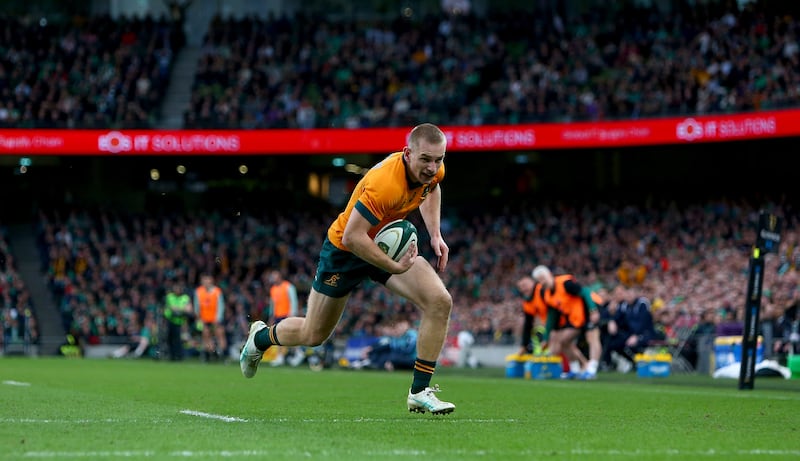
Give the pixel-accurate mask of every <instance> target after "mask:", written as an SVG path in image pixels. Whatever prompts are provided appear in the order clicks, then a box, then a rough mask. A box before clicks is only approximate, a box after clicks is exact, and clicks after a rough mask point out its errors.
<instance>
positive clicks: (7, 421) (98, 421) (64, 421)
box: [0, 410, 520, 424]
mask: <svg viewBox="0 0 800 461" xmlns="http://www.w3.org/2000/svg"><path fill="white" fill-rule="evenodd" d="M181 413H183V414H185V415H189V416H201V417H205V418H214V419H220V420H222V421H226V422H251V423H289V422H293V421H300V422H302V423H312V424H334V423H336V424H339V423H341V424H347V423H399V422H403V423H415V422H419V423H428V422H430V421H435V422H437V423H439V424H507V423H517V422H520V420H519V419H514V418H505V419H503V418H500V419H480V418H461V419H459V418H453V417H449V416H443V417H435V418H434V417H421V418H416V419H411V418H410V417H409V418H353V419H343V418H299V419H298V418H268V419H261V418H259V419H242V418H235V417H233V416H224V415H211V414H208V413H202V412H195V411H193V410H181ZM172 422H174V419H172V418H147V419H145V418H96V419H87V418H76V419H68V418H0V424H139V423H141V424H164V423H172Z"/></svg>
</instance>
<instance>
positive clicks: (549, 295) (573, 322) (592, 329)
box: [531, 266, 603, 379]
mask: <svg viewBox="0 0 800 461" xmlns="http://www.w3.org/2000/svg"><path fill="white" fill-rule="evenodd" d="M531 275H532V277H533V278H534V279H535V280H536V281H537V282H539V283H540V284H542V285H543V287H544V302H545V304H547V307H548V309H549V310H548V315H547V327H546V329H545V337H546V340H547V342H548V344H549V345H550V351H551V352H552V353H553V354H558V353H561V352H564V354H565V355H566V356H567V358H568V359H569V362H570V372H569V373H568V376H566V377H578V378H581V379H595V378H597V368H598V365H599V363H600V356H601V354H602V352H603V351H602V349H603V348H602V344H601V343H600V330H599V329H598V327H597V326H598V322H599V321H600V312H599V310H598V308H597V304H596V303H595V301H594V300H593V299H592V293H591V291H590V290H588V289H586V288H584V287H583V286H581V285H580V284H579V283H578V282H577V281H576V280H575V277H573V276H572V275H569V274H562V275H558V276H553V273H552V272H550V269H548V268H547V267H545V266H536V268H534V269H533V273H532V274H531ZM581 333H583V334H584V336H585V338H586V342H587V343H588V344H589V360H588V361H587V360H586V357H585V356H584V355H583V353H582V352H581V351H580V350H579V349H578V346H577V345H576V340H577V337H578V335H579V334H581Z"/></svg>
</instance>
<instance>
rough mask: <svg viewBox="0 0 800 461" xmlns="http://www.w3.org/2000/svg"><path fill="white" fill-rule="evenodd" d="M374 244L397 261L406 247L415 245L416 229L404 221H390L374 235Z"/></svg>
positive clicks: (404, 252) (406, 249)
mask: <svg viewBox="0 0 800 461" xmlns="http://www.w3.org/2000/svg"><path fill="white" fill-rule="evenodd" d="M375 243H377V244H378V247H379V248H380V249H381V250H383V252H384V253H386V254H387V255H388V256H389V257H390V258H392V259H394V260H395V261H399V260H400V258H402V257H403V255H404V254H406V251H408V247H409V246H411V244H412V243H417V227H416V226H414V224H413V223H411V222H410V221H407V220H405V219H398V220H397V221H392V222H390V223H389V224H387V225H385V226H383V228H382V229H381V230H379V231H378V233H377V234H375Z"/></svg>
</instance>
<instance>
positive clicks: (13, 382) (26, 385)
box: [3, 379, 31, 387]
mask: <svg viewBox="0 0 800 461" xmlns="http://www.w3.org/2000/svg"><path fill="white" fill-rule="evenodd" d="M3 384H5V385H6V386H20V387H28V386H30V385H31V383H23V382H20V381H11V380H10V379H7V380H5V381H3Z"/></svg>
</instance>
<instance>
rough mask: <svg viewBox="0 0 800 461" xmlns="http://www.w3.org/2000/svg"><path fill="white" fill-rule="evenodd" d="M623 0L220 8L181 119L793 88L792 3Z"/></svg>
mask: <svg viewBox="0 0 800 461" xmlns="http://www.w3.org/2000/svg"><path fill="white" fill-rule="evenodd" d="M625 5H627V6H626V7H622V8H616V7H609V8H596V9H594V10H592V13H591V14H587V15H582V16H578V17H576V18H575V19H574V20H571V21H566V20H564V19H562V17H561V16H560V15H558V14H557V13H555V12H552V11H550V12H545V14H543V13H542V12H541V11H533V10H529V11H490V12H489V13H488V14H487V15H481V16H480V17H478V16H477V15H469V16H459V15H455V16H451V15H447V14H445V13H441V14H440V15H437V16H428V17H425V18H423V19H422V20H420V21H418V22H412V21H410V20H407V18H403V17H401V16H398V17H397V18H395V19H393V20H370V21H366V20H365V21H361V20H356V19H343V20H341V21H337V22H329V21H326V20H325V18H321V17H317V16H313V15H304V14H302V13H301V14H299V15H298V16H297V17H293V18H287V17H270V18H268V19H265V20H262V19H258V18H253V17H248V18H243V19H234V18H228V19H223V18H220V17H216V18H215V19H214V20H213V21H212V23H211V25H210V27H209V31H208V33H207V35H206V37H205V41H204V44H203V52H202V57H201V59H200V62H199V68H198V70H197V74H196V78H195V82H194V88H193V94H192V100H191V104H190V107H188V108H187V110H186V112H185V125H186V126H187V127H190V128H211V127H229V128H284V127H287V128H301V129H303V128H324V127H349V128H356V127H370V126H406V125H410V124H413V123H414V121H417V120H427V121H430V122H432V123H447V124H450V125H482V124H497V123H512V124H513V123H523V122H547V121H554V122H569V121H576V120H599V119H615V118H626V119H632V118H633V119H635V118H640V117H656V116H664V115H677V114H690V115H694V114H704V113H720V112H737V111H753V110H761V109H774V108H780V107H786V106H796V105H797V104H798V103H800V55H798V53H799V52H800V46H798V42H797V36H798V32H800V28H799V27H798V22H797V18H796V17H793V16H791V15H788V14H785V13H784V11H782V10H768V9H766V8H761V7H757V6H755V4H753V3H749V2H747V3H746V4H745V5H746V6H745V8H744V9H743V10H742V11H739V10H737V9H736V8H735V7H731V6H730V2H719V3H711V2H710V3H709V4H707V5H705V6H704V8H699V7H698V8H694V9H693V8H689V7H688V6H686V5H685V4H683V3H678V2H676V8H677V11H675V12H674V13H673V14H662V13H659V11H658V10H657V9H656V7H654V6H653V7H651V8H639V7H636V6H635V2H631V3H627V4H625ZM678 5H683V6H684V7H686V8H685V9H682V8H680V6H678ZM785 7H786V8H790V7H789V6H788V5H786V6H785ZM578 56H580V59H577V57H578Z"/></svg>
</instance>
